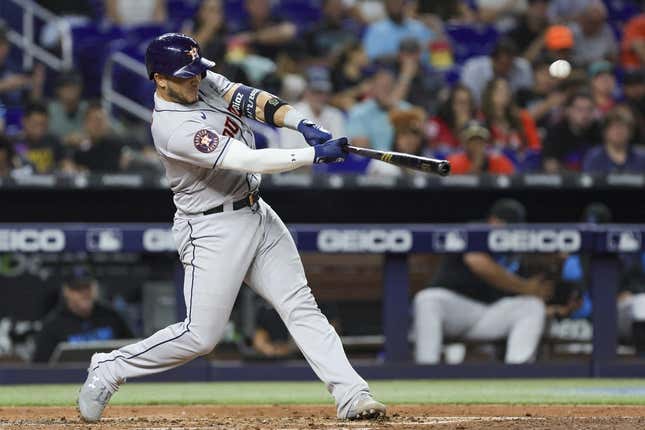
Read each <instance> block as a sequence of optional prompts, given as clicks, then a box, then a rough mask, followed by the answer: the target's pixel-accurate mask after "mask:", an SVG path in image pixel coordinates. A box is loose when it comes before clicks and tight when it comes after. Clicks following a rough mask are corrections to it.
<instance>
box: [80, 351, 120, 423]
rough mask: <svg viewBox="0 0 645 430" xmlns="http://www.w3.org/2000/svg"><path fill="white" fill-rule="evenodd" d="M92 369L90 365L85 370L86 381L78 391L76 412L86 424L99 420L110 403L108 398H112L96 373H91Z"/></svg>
mask: <svg viewBox="0 0 645 430" xmlns="http://www.w3.org/2000/svg"><path fill="white" fill-rule="evenodd" d="M92 358H94V357H92ZM93 361H94V360H92V362H93ZM92 367H93V365H92V364H91V363H90V368H89V369H88V370H87V373H88V374H87V379H86V380H85V383H84V384H83V386H82V387H81V389H80V390H79V391H78V401H77V404H78V412H79V414H80V415H81V419H82V420H83V421H86V422H96V421H98V420H100V419H101V415H102V414H103V410H104V409H105V407H106V406H107V404H108V402H109V401H110V397H112V393H111V392H110V390H109V389H108V387H107V385H106V384H105V382H103V380H101V378H99V377H98V376H97V375H96V372H94V371H92Z"/></svg>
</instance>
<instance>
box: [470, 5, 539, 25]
mask: <svg viewBox="0 0 645 430" xmlns="http://www.w3.org/2000/svg"><path fill="white" fill-rule="evenodd" d="M475 5H476V7H477V12H478V15H479V21H480V22H483V23H485V24H493V25H494V26H495V28H496V29H497V30H498V31H499V32H500V33H506V32H508V31H509V30H511V29H513V28H515V27H516V26H517V25H518V21H519V18H520V16H521V15H522V14H524V13H525V12H526V10H527V8H528V1H527V0H475Z"/></svg>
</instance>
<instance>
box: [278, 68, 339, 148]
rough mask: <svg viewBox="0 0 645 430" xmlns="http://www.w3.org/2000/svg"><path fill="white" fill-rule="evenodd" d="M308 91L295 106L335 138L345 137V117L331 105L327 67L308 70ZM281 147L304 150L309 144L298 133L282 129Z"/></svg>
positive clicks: (330, 88)
mask: <svg viewBox="0 0 645 430" xmlns="http://www.w3.org/2000/svg"><path fill="white" fill-rule="evenodd" d="M306 75H307V89H306V90H305V94H304V96H303V98H302V101H300V102H298V103H296V104H294V105H293V107H294V108H295V109H297V110H298V112H301V113H302V114H303V115H304V116H305V118H309V119H310V120H312V121H314V122H315V123H316V124H320V125H321V126H323V127H324V128H325V129H327V131H329V132H330V133H331V135H332V136H334V137H337V136H338V137H341V136H345V135H346V134H347V133H346V126H345V116H344V115H343V113H342V112H341V111H340V110H339V109H336V108H335V107H332V106H330V105H329V96H330V94H331V91H332V84H331V80H330V76H329V70H328V69H327V68H325V67H310V68H309V69H307V72H306ZM280 146H281V147H282V148H304V147H306V146H307V143H306V142H305V140H304V139H303V137H302V134H300V133H299V132H297V131H294V130H290V129H288V128H286V127H282V128H280Z"/></svg>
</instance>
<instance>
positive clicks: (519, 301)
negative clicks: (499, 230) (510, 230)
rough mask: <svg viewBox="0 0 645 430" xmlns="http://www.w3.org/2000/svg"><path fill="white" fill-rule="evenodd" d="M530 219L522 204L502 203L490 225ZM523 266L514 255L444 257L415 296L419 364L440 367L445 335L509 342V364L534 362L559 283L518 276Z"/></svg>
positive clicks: (494, 209) (492, 213) (491, 214)
mask: <svg viewBox="0 0 645 430" xmlns="http://www.w3.org/2000/svg"><path fill="white" fill-rule="evenodd" d="M525 220H526V210H525V209H524V206H522V204H521V203H519V202H517V201H515V200H512V199H502V200H498V201H497V202H495V204H493V206H492V208H491V209H490V212H489V215H488V219H487V222H488V224H490V225H492V226H503V225H506V224H512V223H517V222H524V221H525ZM518 266H519V264H518V256H514V255H493V254H489V253H486V252H466V253H465V254H447V255H446V256H444V257H443V259H442V261H441V264H440V267H439V269H438V272H437V273H436V274H435V276H434V278H433V279H432V281H431V282H430V287H429V288H427V289H425V290H422V291H421V292H419V293H418V294H417V295H416V297H415V298H414V315H415V321H414V331H415V334H416V351H415V359H416V361H417V363H423V364H436V363H439V361H440V358H441V350H442V344H443V339H444V337H447V338H450V339H455V338H457V339H461V340H484V341H493V340H501V339H506V357H505V362H506V363H509V364H516V363H527V362H530V361H532V360H534V358H535V354H536V351H537V347H538V344H539V342H540V338H541V337H542V331H543V329H544V321H545V305H544V302H545V301H546V300H547V299H548V298H549V297H550V296H551V294H552V292H553V282H551V281H545V280H544V278H543V277H542V276H540V275H535V276H533V277H530V278H525V277H521V276H518V275H517V274H516V273H514V271H515V270H517V267H518Z"/></svg>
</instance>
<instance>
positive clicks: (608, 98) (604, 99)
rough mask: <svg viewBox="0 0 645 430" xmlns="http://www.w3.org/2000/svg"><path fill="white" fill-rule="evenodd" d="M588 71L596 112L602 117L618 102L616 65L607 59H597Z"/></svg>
mask: <svg viewBox="0 0 645 430" xmlns="http://www.w3.org/2000/svg"><path fill="white" fill-rule="evenodd" d="M587 73H588V75H589V79H590V80H591V96H592V97H593V101H594V105H595V108H596V111H597V112H596V114H597V115H598V116H599V117H600V118H602V117H604V116H605V114H607V112H609V111H610V110H611V109H612V108H613V107H614V105H615V104H616V98H617V94H616V93H617V87H616V77H615V76H614V66H613V65H612V64H611V63H610V62H609V61H606V60H602V61H596V62H594V63H592V64H591V65H590V66H589V70H588V72H587Z"/></svg>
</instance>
